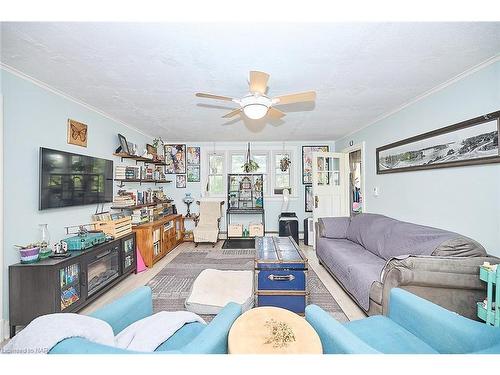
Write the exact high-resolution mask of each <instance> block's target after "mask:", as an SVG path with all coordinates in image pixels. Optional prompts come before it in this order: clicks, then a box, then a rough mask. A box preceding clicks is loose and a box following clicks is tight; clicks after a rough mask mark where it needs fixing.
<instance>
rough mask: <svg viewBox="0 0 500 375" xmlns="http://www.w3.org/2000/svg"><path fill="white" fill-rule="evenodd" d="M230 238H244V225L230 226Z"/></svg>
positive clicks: (228, 232) (228, 229) (228, 228)
mask: <svg viewBox="0 0 500 375" xmlns="http://www.w3.org/2000/svg"><path fill="white" fill-rule="evenodd" d="M227 236H228V237H243V224H229V225H228V227H227Z"/></svg>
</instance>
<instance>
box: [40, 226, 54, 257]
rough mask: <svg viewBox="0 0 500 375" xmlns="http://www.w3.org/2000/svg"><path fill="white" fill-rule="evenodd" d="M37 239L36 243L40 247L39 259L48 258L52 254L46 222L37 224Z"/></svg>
mask: <svg viewBox="0 0 500 375" xmlns="http://www.w3.org/2000/svg"><path fill="white" fill-rule="evenodd" d="M38 233H39V236H38V238H39V241H38V245H39V247H40V259H45V258H48V257H49V255H51V254H52V250H51V249H50V233H49V228H48V224H38Z"/></svg>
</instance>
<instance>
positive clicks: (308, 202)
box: [304, 185, 313, 212]
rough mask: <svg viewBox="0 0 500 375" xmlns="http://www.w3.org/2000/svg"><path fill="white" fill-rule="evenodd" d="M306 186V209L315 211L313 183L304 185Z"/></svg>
mask: <svg viewBox="0 0 500 375" xmlns="http://www.w3.org/2000/svg"><path fill="white" fill-rule="evenodd" d="M304 188H305V193H304V205H305V211H306V212H312V211H313V193H312V185H306V186H304Z"/></svg>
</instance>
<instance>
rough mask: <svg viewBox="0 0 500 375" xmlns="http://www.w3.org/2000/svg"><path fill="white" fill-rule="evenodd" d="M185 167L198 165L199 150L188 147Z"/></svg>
mask: <svg viewBox="0 0 500 375" xmlns="http://www.w3.org/2000/svg"><path fill="white" fill-rule="evenodd" d="M187 165H200V148H199V147H192V146H190V147H188V148H187Z"/></svg>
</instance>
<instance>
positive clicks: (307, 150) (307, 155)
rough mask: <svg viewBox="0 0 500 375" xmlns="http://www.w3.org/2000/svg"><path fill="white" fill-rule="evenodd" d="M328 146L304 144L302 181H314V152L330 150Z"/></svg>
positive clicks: (306, 182) (308, 182) (307, 182)
mask: <svg viewBox="0 0 500 375" xmlns="http://www.w3.org/2000/svg"><path fill="white" fill-rule="evenodd" d="M328 151H330V148H329V147H328V146H302V183H303V184H311V183H312V154H313V152H328Z"/></svg>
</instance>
